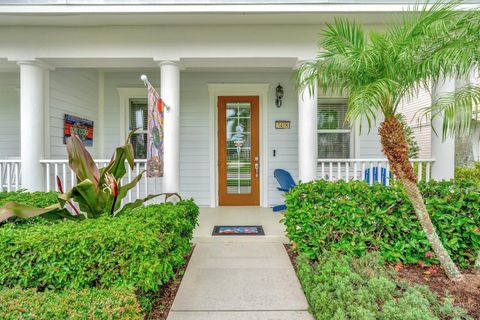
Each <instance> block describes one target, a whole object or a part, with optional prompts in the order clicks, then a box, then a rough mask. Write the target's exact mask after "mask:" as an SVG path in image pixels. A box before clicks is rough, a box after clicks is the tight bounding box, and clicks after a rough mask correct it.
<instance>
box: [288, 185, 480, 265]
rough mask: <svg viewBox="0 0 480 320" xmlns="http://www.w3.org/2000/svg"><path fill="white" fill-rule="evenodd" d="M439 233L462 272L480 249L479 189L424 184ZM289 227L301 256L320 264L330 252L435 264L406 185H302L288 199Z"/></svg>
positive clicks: (290, 193)
mask: <svg viewBox="0 0 480 320" xmlns="http://www.w3.org/2000/svg"><path fill="white" fill-rule="evenodd" d="M420 190H421V192H422V194H423V196H424V197H425V201H426V205H427V209H428V211H429V213H430V215H431V218H432V221H433V223H434V225H435V227H436V228H437V231H438V234H439V236H440V238H441V240H442V242H443V244H444V245H445V248H446V249H447V250H448V252H449V253H450V254H451V256H452V259H454V261H455V262H457V263H458V264H460V265H461V266H462V267H468V266H471V265H473V263H474V261H475V258H476V257H477V254H478V252H479V250H480V232H479V230H480V229H478V228H479V227H480V187H479V185H477V184H475V183H472V182H469V181H457V182H433V181H432V182H428V183H420ZM286 206H287V212H286V214H285V217H284V223H285V225H286V226H287V229H286V230H287V235H288V237H289V238H290V240H291V241H293V242H294V243H295V244H296V246H297V247H298V250H299V252H301V253H303V254H305V255H306V256H308V257H309V258H310V259H313V260H315V259H317V258H318V257H319V256H320V255H321V254H322V253H323V252H325V251H334V252H341V253H345V254H349V255H352V256H362V255H364V254H365V253H367V252H369V251H379V252H380V254H381V256H382V258H383V259H385V260H387V261H391V262H403V263H417V262H419V261H423V262H425V263H427V264H428V263H436V262H437V261H436V259H435V257H427V256H426V253H427V252H432V249H431V247H430V244H429V242H428V241H427V239H426V236H425V233H424V231H423V229H422V228H421V227H420V224H419V222H418V220H417V217H416V215H415V213H414V211H413V208H412V206H411V204H410V202H409V201H408V199H407V198H406V196H405V194H404V193H403V190H402V188H401V186H398V185H393V186H389V187H386V186H382V185H380V184H374V185H373V186H369V185H368V184H367V183H365V182H360V181H351V182H345V181H339V182H337V183H331V182H327V181H324V180H319V181H315V182H311V183H306V184H301V185H299V186H297V187H296V188H294V189H293V190H292V191H291V192H289V193H288V194H287V195H286Z"/></svg>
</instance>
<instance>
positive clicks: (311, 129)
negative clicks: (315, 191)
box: [298, 89, 318, 182]
mask: <svg viewBox="0 0 480 320" xmlns="http://www.w3.org/2000/svg"><path fill="white" fill-rule="evenodd" d="M317 139H318V138H317V90H314V92H312V93H310V92H309V90H308V89H304V90H303V91H300V92H299V93H298V178H299V180H300V181H302V182H308V181H313V180H315V179H317V161H318V151H317V149H318V144H317Z"/></svg>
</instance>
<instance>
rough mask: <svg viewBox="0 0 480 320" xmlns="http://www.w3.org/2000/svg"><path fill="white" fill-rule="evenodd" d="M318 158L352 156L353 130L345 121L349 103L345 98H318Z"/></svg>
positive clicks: (345, 157)
mask: <svg viewBox="0 0 480 320" xmlns="http://www.w3.org/2000/svg"><path fill="white" fill-rule="evenodd" d="M317 112H318V113H317V129H318V158H319V159H348V158H350V149H351V137H352V130H351V128H350V126H349V124H348V123H347V122H345V114H346V112H347V103H346V101H344V100H327V99H319V100H318V111H317Z"/></svg>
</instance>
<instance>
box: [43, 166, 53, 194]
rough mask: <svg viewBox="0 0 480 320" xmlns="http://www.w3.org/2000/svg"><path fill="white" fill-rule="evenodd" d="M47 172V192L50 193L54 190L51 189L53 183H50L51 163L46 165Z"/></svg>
mask: <svg viewBox="0 0 480 320" xmlns="http://www.w3.org/2000/svg"><path fill="white" fill-rule="evenodd" d="M45 170H46V172H47V176H46V178H47V179H46V180H47V181H46V183H47V188H46V190H47V192H50V191H51V190H52V189H51V187H52V182H51V181H50V179H51V177H50V163H45Z"/></svg>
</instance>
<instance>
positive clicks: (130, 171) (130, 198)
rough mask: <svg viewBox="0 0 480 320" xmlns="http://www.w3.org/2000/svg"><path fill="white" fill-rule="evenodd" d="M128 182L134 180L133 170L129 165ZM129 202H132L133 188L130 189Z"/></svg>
mask: <svg viewBox="0 0 480 320" xmlns="http://www.w3.org/2000/svg"><path fill="white" fill-rule="evenodd" d="M127 170H128V183H130V182H132V170H131V168H130V167H128V169H127ZM128 202H132V189H130V190H128Z"/></svg>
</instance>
